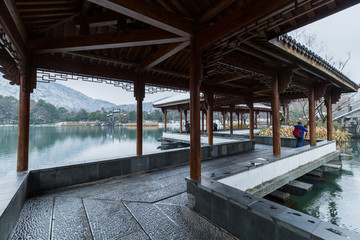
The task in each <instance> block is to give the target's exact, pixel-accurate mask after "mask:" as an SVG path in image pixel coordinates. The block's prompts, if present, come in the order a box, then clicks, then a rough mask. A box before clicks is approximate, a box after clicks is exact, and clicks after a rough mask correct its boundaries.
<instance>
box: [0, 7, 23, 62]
mask: <svg viewBox="0 0 360 240" xmlns="http://www.w3.org/2000/svg"><path fill="white" fill-rule="evenodd" d="M0 25H1V26H2V28H3V29H4V30H5V33H6V35H7V36H8V37H9V38H10V40H11V42H12V43H13V44H14V46H15V48H16V49H17V51H18V53H19V54H20V57H21V58H22V59H23V60H24V61H26V55H27V53H26V48H25V43H24V40H23V38H22V35H21V33H20V32H19V29H18V28H17V26H16V22H14V19H13V17H12V16H11V13H10V12H9V9H8V8H7V6H6V5H5V2H4V1H0Z"/></svg>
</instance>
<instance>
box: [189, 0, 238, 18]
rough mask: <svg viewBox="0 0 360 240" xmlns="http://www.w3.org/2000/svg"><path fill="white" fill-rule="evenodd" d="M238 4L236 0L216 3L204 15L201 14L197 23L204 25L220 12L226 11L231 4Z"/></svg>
mask: <svg viewBox="0 0 360 240" xmlns="http://www.w3.org/2000/svg"><path fill="white" fill-rule="evenodd" d="M234 2H236V0H221V1H217V2H216V3H214V4H213V5H212V6H211V7H209V8H208V9H207V10H206V11H205V12H204V13H203V14H201V15H200V16H199V17H198V18H197V19H196V22H197V23H199V24H203V23H205V22H207V21H209V20H211V19H212V18H213V17H215V16H216V15H217V14H219V13H220V12H222V11H224V10H225V9H226V8H227V7H229V6H230V5H231V4H233V3H234Z"/></svg>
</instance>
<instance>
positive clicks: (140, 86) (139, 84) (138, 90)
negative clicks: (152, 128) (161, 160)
mask: <svg viewBox="0 0 360 240" xmlns="http://www.w3.org/2000/svg"><path fill="white" fill-rule="evenodd" d="M134 96H135V98H136V101H137V109H136V155H142V136H143V125H142V123H143V117H142V102H143V100H144V97H145V84H144V82H143V81H142V79H141V78H140V77H139V75H138V77H137V80H136V81H135V82H134ZM165 121H166V119H165Z"/></svg>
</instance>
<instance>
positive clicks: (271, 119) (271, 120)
mask: <svg viewBox="0 0 360 240" xmlns="http://www.w3.org/2000/svg"><path fill="white" fill-rule="evenodd" d="M271 106H272V105H271ZM272 123H273V114H272V112H270V125H272Z"/></svg>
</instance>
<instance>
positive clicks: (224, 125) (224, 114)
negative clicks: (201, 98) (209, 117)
mask: <svg viewBox="0 0 360 240" xmlns="http://www.w3.org/2000/svg"><path fill="white" fill-rule="evenodd" d="M222 115H223V128H224V131H226V112H225V111H224V112H223V113H222Z"/></svg>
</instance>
